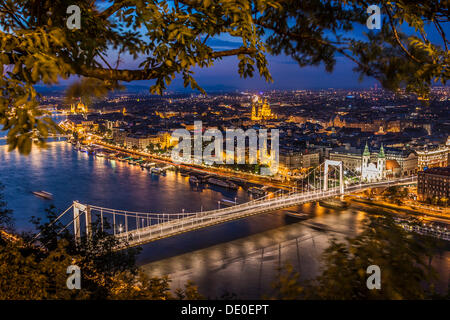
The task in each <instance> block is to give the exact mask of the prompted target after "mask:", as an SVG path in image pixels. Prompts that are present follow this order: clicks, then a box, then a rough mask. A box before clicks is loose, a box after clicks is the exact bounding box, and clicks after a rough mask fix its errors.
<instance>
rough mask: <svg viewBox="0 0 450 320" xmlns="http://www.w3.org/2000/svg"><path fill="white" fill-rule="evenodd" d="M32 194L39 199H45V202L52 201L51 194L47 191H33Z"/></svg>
mask: <svg viewBox="0 0 450 320" xmlns="http://www.w3.org/2000/svg"><path fill="white" fill-rule="evenodd" d="M33 194H34V195H35V196H37V197H39V198H42V199H45V200H52V199H53V194H51V193H50V192H47V191H43V190H41V191H33Z"/></svg>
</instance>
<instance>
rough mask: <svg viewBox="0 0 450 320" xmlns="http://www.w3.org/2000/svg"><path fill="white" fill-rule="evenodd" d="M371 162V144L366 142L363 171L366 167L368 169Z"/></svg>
mask: <svg viewBox="0 0 450 320" xmlns="http://www.w3.org/2000/svg"><path fill="white" fill-rule="evenodd" d="M369 162H370V151H369V146H368V145H367V142H366V146H365V147H364V152H363V155H362V167H363V171H364V169H367V167H368V166H369Z"/></svg>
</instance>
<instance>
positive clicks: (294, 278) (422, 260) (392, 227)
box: [272, 216, 442, 300]
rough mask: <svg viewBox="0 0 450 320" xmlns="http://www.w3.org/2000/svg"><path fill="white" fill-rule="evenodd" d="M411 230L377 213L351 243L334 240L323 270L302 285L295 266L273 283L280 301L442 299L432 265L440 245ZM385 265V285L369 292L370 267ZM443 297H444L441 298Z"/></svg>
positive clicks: (275, 293) (287, 267) (325, 257)
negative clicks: (437, 292)
mask: <svg viewBox="0 0 450 320" xmlns="http://www.w3.org/2000/svg"><path fill="white" fill-rule="evenodd" d="M434 242H435V241H434V240H432V239H430V238H428V237H427V238H425V237H420V238H418V236H417V235H413V234H411V233H407V232H406V231H404V230H403V229H402V228H401V227H399V226H398V225H397V224H396V223H395V222H394V220H393V219H392V217H390V216H384V217H380V216H371V217H370V218H369V219H368V220H367V221H366V222H365V225H364V229H363V230H362V232H361V233H360V234H358V235H357V236H355V237H353V238H349V239H347V241H345V242H340V241H337V240H336V239H333V240H332V241H331V242H330V246H329V247H328V248H327V249H326V250H325V252H324V254H323V261H322V262H323V270H322V273H321V274H320V275H319V276H318V277H317V278H315V279H313V280H311V281H306V282H304V283H301V282H300V281H299V274H298V273H296V272H295V271H294V270H293V268H292V266H290V265H287V266H286V267H285V268H283V270H282V272H281V273H280V276H279V277H278V279H277V280H276V281H275V283H274V284H273V288H274V293H273V295H272V296H273V297H274V298H277V299H331V300H354V299H358V300H368V299H388V300H391V299H426V298H433V297H434V298H436V297H439V296H438V295H437V294H436V293H435V292H434V289H433V288H434V286H433V283H434V281H435V280H436V279H437V277H438V275H437V273H436V271H435V270H434V269H433V268H432V267H431V257H432V255H433V254H435V253H436V252H434V251H433V250H431V249H430V248H435V247H436V243H434ZM370 265H378V266H379V267H380V269H381V289H380V290H369V289H368V288H367V285H366V281H367V278H368V277H369V274H367V273H366V270H367V267H368V266H370ZM440 298H442V297H440Z"/></svg>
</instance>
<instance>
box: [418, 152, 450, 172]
mask: <svg viewBox="0 0 450 320" xmlns="http://www.w3.org/2000/svg"><path fill="white" fill-rule="evenodd" d="M449 152H450V148H449V147H448V146H444V147H440V148H437V149H434V150H424V151H417V156H418V168H419V170H424V169H426V168H434V167H446V166H447V165H448V154H449Z"/></svg>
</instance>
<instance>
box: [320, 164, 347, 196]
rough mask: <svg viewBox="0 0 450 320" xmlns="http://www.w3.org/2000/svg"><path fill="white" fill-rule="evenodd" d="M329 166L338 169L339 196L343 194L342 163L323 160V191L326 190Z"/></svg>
mask: <svg viewBox="0 0 450 320" xmlns="http://www.w3.org/2000/svg"><path fill="white" fill-rule="evenodd" d="M330 166H332V167H338V168H339V192H340V194H344V172H343V168H342V161H335V160H325V164H324V168H325V169H324V183H323V191H327V190H328V172H329V167H330Z"/></svg>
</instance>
